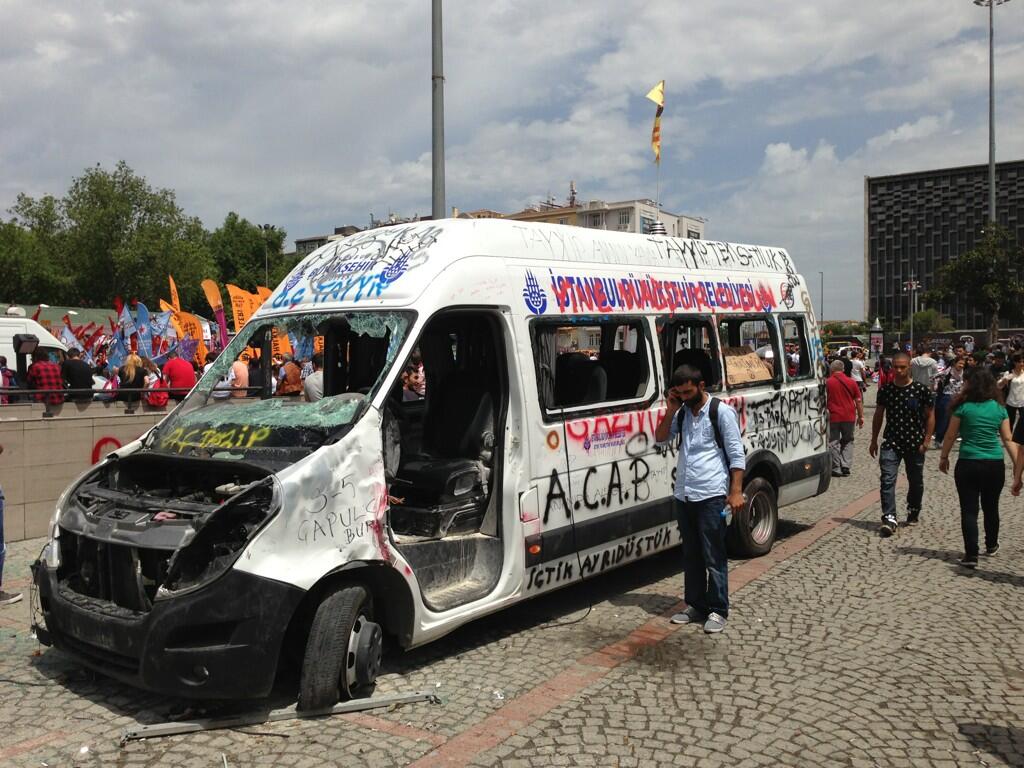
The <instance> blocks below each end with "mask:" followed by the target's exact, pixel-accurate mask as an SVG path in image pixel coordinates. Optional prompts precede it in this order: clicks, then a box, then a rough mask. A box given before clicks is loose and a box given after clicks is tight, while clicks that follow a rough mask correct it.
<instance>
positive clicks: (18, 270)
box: [0, 221, 69, 304]
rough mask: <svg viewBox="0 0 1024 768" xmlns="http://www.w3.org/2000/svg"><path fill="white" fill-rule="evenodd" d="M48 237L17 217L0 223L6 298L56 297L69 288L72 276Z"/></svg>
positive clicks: (18, 301)
mask: <svg viewBox="0 0 1024 768" xmlns="http://www.w3.org/2000/svg"><path fill="white" fill-rule="evenodd" d="M58 259H59V254H57V253H56V252H55V251H54V250H53V248H52V245H51V246H48V245H47V244H46V242H45V239H44V238H42V237H40V236H37V235H36V234H35V233H34V232H32V231H30V230H27V229H25V228H24V227H21V226H19V225H18V224H17V222H14V221H8V222H2V223H0V275H3V281H2V286H0V289H2V290H3V295H2V298H3V299H4V300H5V301H10V302H13V303H16V304H38V303H40V302H52V301H55V300H56V299H55V297H58V296H63V295H64V294H65V293H66V292H67V289H68V284H69V277H68V274H67V272H66V270H64V269H62V267H61V265H60V264H59V263H58Z"/></svg>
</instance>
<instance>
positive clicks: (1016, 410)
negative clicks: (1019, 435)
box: [998, 352, 1024, 433]
mask: <svg viewBox="0 0 1024 768" xmlns="http://www.w3.org/2000/svg"><path fill="white" fill-rule="evenodd" d="M1010 362H1011V364H1012V365H1013V368H1012V369H1011V370H1009V371H1006V372H1005V373H1004V374H1003V375H1002V376H1000V377H999V379H998V382H999V388H1000V389H1001V390H1003V392H1004V398H1003V399H1004V400H1006V414H1007V416H1009V417H1010V432H1011V433H1012V432H1013V429H1014V427H1016V426H1017V420H1018V419H1019V418H1020V416H1021V412H1022V411H1024V354H1022V353H1020V352H1014V353H1013V354H1012V355H1011V356H1010Z"/></svg>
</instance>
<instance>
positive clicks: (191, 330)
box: [178, 312, 207, 365]
mask: <svg viewBox="0 0 1024 768" xmlns="http://www.w3.org/2000/svg"><path fill="white" fill-rule="evenodd" d="M178 322H179V323H181V327H182V330H183V331H184V332H185V333H187V334H188V335H189V336H191V337H192V338H193V339H195V340H196V341H198V342H199V346H197V347H196V361H197V362H198V363H199V365H206V353H207V349H206V344H204V343H203V326H202V324H201V323H200V322H199V318H198V317H196V316H195V315H193V314H191V313H189V312H178Z"/></svg>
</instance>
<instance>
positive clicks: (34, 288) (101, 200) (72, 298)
mask: <svg viewBox="0 0 1024 768" xmlns="http://www.w3.org/2000/svg"><path fill="white" fill-rule="evenodd" d="M10 213H11V214H12V216H13V219H12V220H10V221H8V222H2V223H0V274H2V275H4V281H3V286H2V287H3V291H4V295H3V296H2V297H0V298H2V299H4V300H6V301H11V302H17V303H21V304H35V303H39V302H45V303H47V304H58V305H59V304H69V305H77V306H87V307H88V306H97V307H110V306H112V305H113V299H114V296H117V295H120V296H122V297H123V298H124V299H126V300H128V299H130V298H138V299H140V300H142V301H144V302H146V303H148V304H149V306H150V307H151V308H156V306H157V303H158V299H160V298H165V299H169V298H170V296H169V289H168V285H167V275H168V273H170V274H172V275H173V276H174V280H175V282H176V283H177V286H178V290H179V292H180V295H181V301H182V304H183V306H184V307H185V308H190V309H193V310H195V311H198V312H200V313H206V314H209V307H208V306H207V304H206V300H205V298H204V296H203V293H202V289H201V288H200V282H201V281H202V280H203V279H205V278H212V279H214V280H215V281H217V282H218V283H220V284H223V283H224V282H235V283H236V284H238V285H240V286H242V287H244V288H247V289H249V290H253V289H255V287H256V284H257V282H258V283H259V284H261V285H262V284H263V282H264V279H263V265H264V250H263V247H264V243H266V245H267V249H268V255H269V262H270V265H271V270H270V281H271V282H270V287H273V286H275V285H277V283H278V282H280V281H281V280H282V279H283V278H284V276H285V274H287V272H288V270H290V269H291V267H292V266H294V262H293V261H292V262H290V263H285V261H286V260H285V259H284V257H283V256H282V251H283V245H284V240H285V237H286V234H285V232H284V230H282V229H280V228H276V227H271V228H269V229H267V230H266V231H264V230H263V229H262V228H260V227H258V226H255V225H253V224H250V223H249V222H248V221H246V220H245V219H241V218H239V217H238V215H237V214H235V213H231V214H229V215H228V217H227V219H226V220H225V223H224V225H223V226H222V227H220V228H219V229H217V230H216V231H215V232H214V233H212V234H211V233H209V232H207V231H206V229H205V228H204V227H203V225H202V222H200V221H199V219H197V218H195V217H194V216H188V215H186V214H185V212H184V211H183V210H182V209H181V207H180V206H179V205H178V204H177V201H176V199H175V195H174V192H173V191H171V190H168V189H153V188H152V187H151V186H150V185H149V184H148V183H147V182H146V180H145V179H144V178H143V177H141V176H138V175H136V174H135V172H134V171H133V170H132V169H131V168H130V167H128V165H127V164H126V163H124V162H119V163H118V164H117V166H116V167H115V168H114V169H113V170H112V171H107V170H105V169H103V168H102V167H100V166H96V167H93V168H88V169H86V171H85V172H84V173H83V174H82V175H81V176H80V177H78V178H76V179H74V180H73V181H72V183H71V186H70V188H69V189H68V191H67V194H66V195H65V196H64V197H63V198H54V197H52V196H45V197H41V198H39V199H35V198H31V197H28V196H27V195H19V196H18V198H17V201H16V203H15V205H14V206H13V207H12V208H11V210H10Z"/></svg>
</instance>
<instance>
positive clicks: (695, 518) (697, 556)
mask: <svg viewBox="0 0 1024 768" xmlns="http://www.w3.org/2000/svg"><path fill="white" fill-rule="evenodd" d="M675 507H676V517H677V519H678V520H679V534H680V536H682V539H683V599H684V600H686V604H687V605H688V606H691V607H693V608H696V609H697V610H698V611H700V612H701V613H703V614H704V615H705V616H707V615H708V614H710V613H717V614H719V615H720V616H722V617H723V618H724V617H727V616H728V615H729V560H728V558H727V557H726V554H725V527H726V526H725V517H724V516H723V515H722V510H723V509H725V496H713V497H712V498H710V499H703V500H702V501H679V499H676V500H675Z"/></svg>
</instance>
